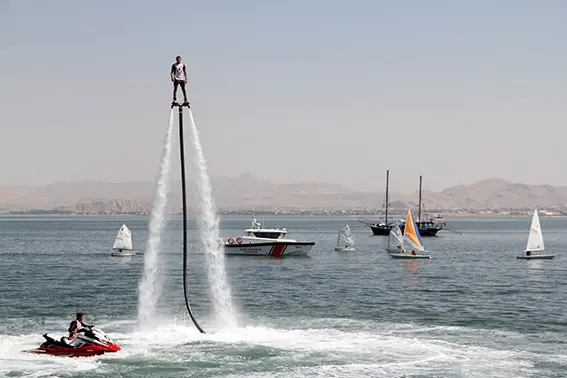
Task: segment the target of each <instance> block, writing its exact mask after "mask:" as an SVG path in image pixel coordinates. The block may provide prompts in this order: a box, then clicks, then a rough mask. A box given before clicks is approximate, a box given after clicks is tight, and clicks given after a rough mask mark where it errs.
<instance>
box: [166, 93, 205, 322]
mask: <svg viewBox="0 0 567 378" xmlns="http://www.w3.org/2000/svg"><path fill="white" fill-rule="evenodd" d="M174 106H177V107H178V108H179V159H180V162H181V196H182V200H183V298H184V299H185V307H187V311H188V312H189V317H191V320H192V321H193V324H195V327H197V329H198V330H199V332H201V333H206V332H205V330H204V329H203V328H201V326H200V325H199V323H197V319H195V316H193V311H191V305H190V304H189V298H188V297H187V194H186V188H185V141H184V138H183V107H184V106H187V108H189V103H188V102H184V103H183V104H182V105H179V104H178V103H177V102H175V101H174V102H173V103H172V104H171V107H172V108H173V107H174Z"/></svg>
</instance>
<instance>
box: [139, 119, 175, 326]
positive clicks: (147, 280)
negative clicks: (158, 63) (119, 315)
mask: <svg viewBox="0 0 567 378" xmlns="http://www.w3.org/2000/svg"><path fill="white" fill-rule="evenodd" d="M174 114H175V113H174V109H171V114H170V116H169V126H168V127H167V131H166V133H165V140H164V143H163V152H162V156H161V164H160V169H159V176H158V180H157V187H156V193H155V196H154V201H153V205H152V212H151V215H150V224H149V236H148V242H147V244H146V252H145V253H144V275H143V276H142V279H141V280H140V284H139V285H138V290H139V296H138V321H139V322H140V325H141V326H147V325H148V324H149V323H150V321H151V320H152V318H153V316H154V313H155V309H156V302H157V299H158V297H159V291H160V289H161V284H160V282H158V274H157V273H158V264H157V262H158V253H159V250H160V245H161V237H162V234H163V230H164V228H165V224H166V222H165V220H166V208H167V195H168V186H169V172H170V170H171V149H172V144H173V139H172V132H173V116H174Z"/></svg>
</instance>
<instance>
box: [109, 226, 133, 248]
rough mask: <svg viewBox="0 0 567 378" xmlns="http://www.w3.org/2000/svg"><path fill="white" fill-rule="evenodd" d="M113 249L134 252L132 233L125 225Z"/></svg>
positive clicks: (117, 236) (121, 228)
mask: <svg viewBox="0 0 567 378" xmlns="http://www.w3.org/2000/svg"><path fill="white" fill-rule="evenodd" d="M112 249H125V250H132V232H131V231H130V229H129V228H128V227H126V225H125V224H123V225H122V227H120V230H118V234H117V235H116V240H115V241H114V245H113V246H112Z"/></svg>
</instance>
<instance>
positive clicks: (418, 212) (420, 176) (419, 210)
mask: <svg viewBox="0 0 567 378" xmlns="http://www.w3.org/2000/svg"><path fill="white" fill-rule="evenodd" d="M422 180H423V176H422V175H419V208H418V210H417V220H418V222H421V183H422Z"/></svg>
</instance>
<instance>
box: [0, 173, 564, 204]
mask: <svg viewBox="0 0 567 378" xmlns="http://www.w3.org/2000/svg"><path fill="white" fill-rule="evenodd" d="M211 182H212V186H213V194H214V197H215V201H216V203H217V206H218V207H219V208H243V209H254V208H306V209H321V208H333V209H336V208H350V209H357V208H374V209H378V208H381V207H382V205H383V204H384V197H385V196H384V193H383V192H361V191H356V190H353V189H350V188H347V187H345V186H343V185H338V184H331V183H323V182H297V183H293V184H274V183H271V182H269V181H266V180H261V179H258V178H256V177H254V176H251V175H248V174H246V175H241V176H237V177H217V178H213V179H212V180H211ZM179 184H180V183H179V182H176V183H174V185H173V186H172V188H173V190H172V196H170V209H171V210H178V209H179V208H180V205H181V195H180V190H179V187H180V185H179ZM188 188H190V190H191V192H190V193H189V199H188V202H189V206H190V207H196V206H197V199H196V196H195V195H194V192H193V188H195V185H193V182H192V181H189V182H188ZM154 190H155V184H154V183H151V182H128V183H108V182H99V181H82V182H59V183H55V184H50V185H46V186H39V187H32V186H11V187H10V186H6V187H0V208H5V209H6V208H38V209H53V208H61V207H63V208H73V207H76V206H78V205H80V206H83V207H84V206H87V207H88V206H89V204H91V206H95V205H92V204H104V203H107V202H111V201H112V206H113V208H115V209H120V208H121V206H122V205H124V206H125V208H129V209H130V208H132V207H136V206H140V207H144V208H147V204H148V203H149V202H151V200H152V196H153V193H154ZM417 200H418V198H417V193H396V192H392V193H391V195H390V203H391V205H392V206H393V207H399V208H404V207H415V206H417ZM121 201H123V202H124V203H121ZM423 201H424V206H425V207H426V208H427V209H431V210H433V209H506V208H516V209H517V208H533V207H536V206H537V207H546V208H564V207H566V206H567V187H565V186H561V187H553V186H550V185H524V184H518V183H512V182H508V181H505V180H500V179H488V180H483V181H480V182H477V183H475V184H472V185H468V186H467V185H459V186H454V187H451V188H448V189H445V190H443V191H440V192H429V191H427V192H424V193H423ZM93 211H94V210H93Z"/></svg>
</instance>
